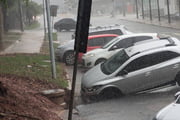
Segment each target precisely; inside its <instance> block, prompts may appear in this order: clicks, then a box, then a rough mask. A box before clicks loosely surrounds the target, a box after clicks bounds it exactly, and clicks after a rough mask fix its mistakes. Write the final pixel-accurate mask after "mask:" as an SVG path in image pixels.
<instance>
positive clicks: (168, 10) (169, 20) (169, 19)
mask: <svg viewBox="0 0 180 120" xmlns="http://www.w3.org/2000/svg"><path fill="white" fill-rule="evenodd" d="M167 12H168V23H171V18H170V9H169V0H167Z"/></svg>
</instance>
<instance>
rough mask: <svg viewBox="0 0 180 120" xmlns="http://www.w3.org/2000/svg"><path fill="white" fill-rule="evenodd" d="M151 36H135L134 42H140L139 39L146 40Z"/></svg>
mask: <svg viewBox="0 0 180 120" xmlns="http://www.w3.org/2000/svg"><path fill="white" fill-rule="evenodd" d="M152 38H153V37H151V36H138V37H135V39H134V42H140V41H143V40H148V39H152Z"/></svg>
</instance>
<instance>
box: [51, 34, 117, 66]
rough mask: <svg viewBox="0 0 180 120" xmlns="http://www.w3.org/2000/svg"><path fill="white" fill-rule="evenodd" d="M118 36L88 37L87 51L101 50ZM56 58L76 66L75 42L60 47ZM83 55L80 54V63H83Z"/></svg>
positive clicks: (56, 51) (56, 52)
mask: <svg viewBox="0 0 180 120" xmlns="http://www.w3.org/2000/svg"><path fill="white" fill-rule="evenodd" d="M117 36H118V35H116V34H101V35H92V36H89V37H88V46H87V51H90V50H93V49H96V48H99V47H101V46H103V45H104V44H105V43H107V42H109V41H110V40H112V39H113V38H115V37H117ZM55 55H56V58H57V59H58V60H60V61H63V62H65V63H66V64H67V65H73V64H74V40H71V41H69V42H67V43H66V44H64V45H59V46H58V47H57V49H56V50H55ZM82 55H83V53H79V62H81V58H82Z"/></svg>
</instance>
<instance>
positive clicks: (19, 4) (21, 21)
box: [18, 0, 24, 32]
mask: <svg viewBox="0 0 180 120" xmlns="http://www.w3.org/2000/svg"><path fill="white" fill-rule="evenodd" d="M18 6H19V14H20V26H21V31H22V32H23V31H24V25H23V16H22V4H21V1H20V0H18Z"/></svg>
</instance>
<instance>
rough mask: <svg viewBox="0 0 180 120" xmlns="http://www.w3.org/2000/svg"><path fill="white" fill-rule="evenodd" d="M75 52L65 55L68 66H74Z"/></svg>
mask: <svg viewBox="0 0 180 120" xmlns="http://www.w3.org/2000/svg"><path fill="white" fill-rule="evenodd" d="M74 57H75V55H74V51H68V52H66V53H65V56H64V62H65V63H66V65H73V64H74Z"/></svg>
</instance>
